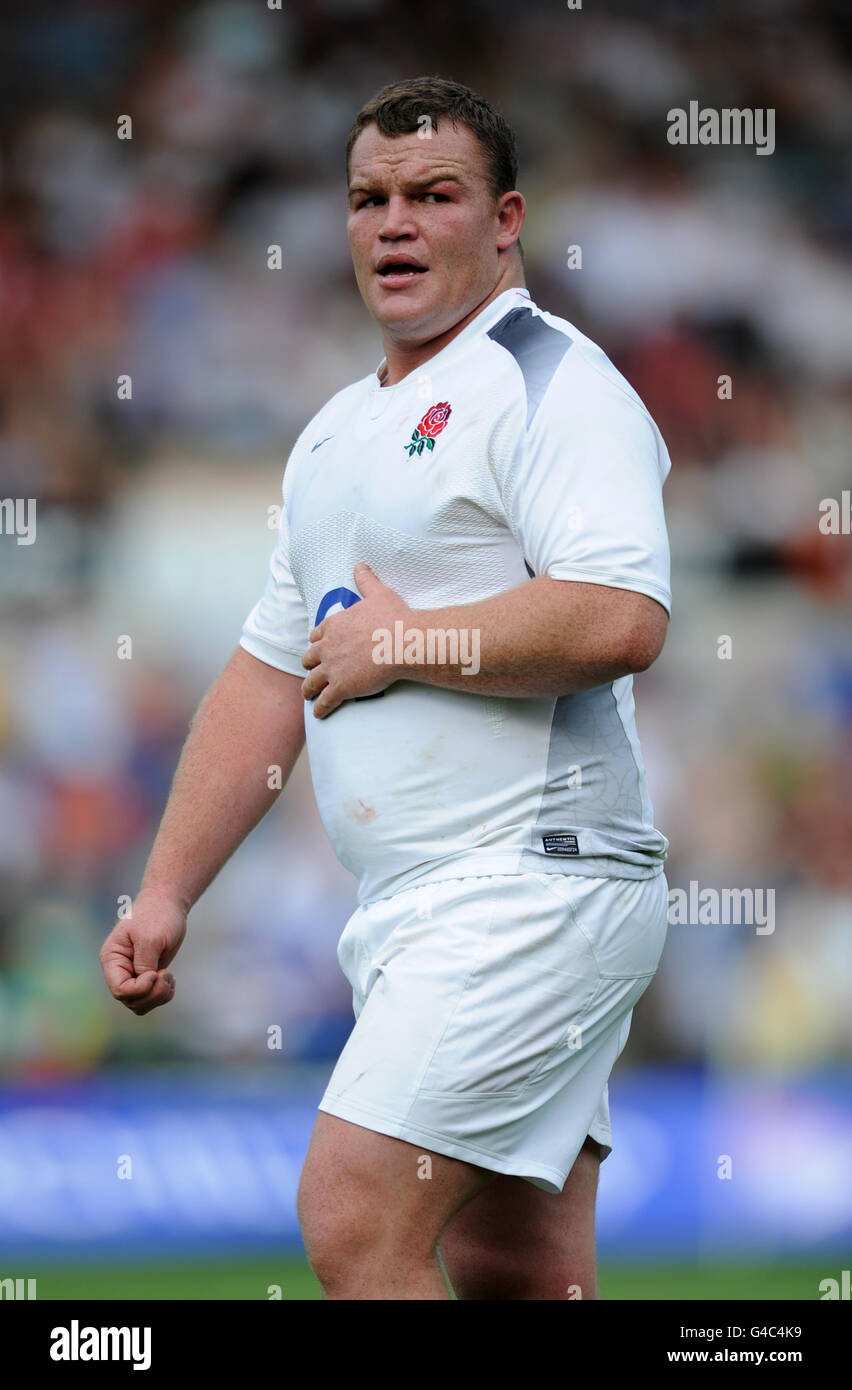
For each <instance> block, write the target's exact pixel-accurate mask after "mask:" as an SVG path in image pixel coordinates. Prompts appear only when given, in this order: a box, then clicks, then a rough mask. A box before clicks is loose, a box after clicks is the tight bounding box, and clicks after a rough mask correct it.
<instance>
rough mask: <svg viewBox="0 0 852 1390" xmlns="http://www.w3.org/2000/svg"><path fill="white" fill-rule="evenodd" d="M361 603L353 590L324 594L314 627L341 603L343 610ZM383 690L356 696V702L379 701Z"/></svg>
mask: <svg viewBox="0 0 852 1390" xmlns="http://www.w3.org/2000/svg"><path fill="white" fill-rule="evenodd" d="M360 602H361V595H360V594H356V593H355V592H354V590H353V589H343V588H341V589H329V591H328V593H327V594H323V596H322V598H321V599H320V606H319V608H318V609H317V616H316V621H315V622H314V627H319V625H320V623H321V622H322V620H323V618H324V617H325V615H326V613H330V612H331V610H332V608H334V607H336V605H337V604H338V603H339V604H340V606H341V608H351V607H352V606H353V604H356V603H360ZM384 693H385V692H384V691H383V690H377V691H376V693H375V695H356V696H355V697H354V698H355V699H356V700H378V698H379V696H380V695H384Z"/></svg>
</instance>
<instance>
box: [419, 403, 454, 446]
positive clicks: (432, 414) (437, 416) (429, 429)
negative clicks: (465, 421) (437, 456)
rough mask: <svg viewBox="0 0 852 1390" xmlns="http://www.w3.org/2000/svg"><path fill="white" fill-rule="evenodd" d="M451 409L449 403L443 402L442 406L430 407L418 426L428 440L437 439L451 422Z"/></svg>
mask: <svg viewBox="0 0 852 1390" xmlns="http://www.w3.org/2000/svg"><path fill="white" fill-rule="evenodd" d="M451 409H452V407H451V405H450V403H449V401H441V403H440V405H430V407H429V409H428V410H427V411H426V414H425V415H424V416H423V419H422V420H421V421H420V424H419V425H418V426H417V428H418V430H419V431H420V433H421V434H422V435H425V436H426V438H427V439H435V438H436V437H437V436H438V435H439V434H440V433H441V430H442V429H443V428H444V426H445V424H446V423H447V421H448V420H449V418H450V411H451Z"/></svg>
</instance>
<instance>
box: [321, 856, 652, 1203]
mask: <svg viewBox="0 0 852 1390" xmlns="http://www.w3.org/2000/svg"><path fill="white" fill-rule="evenodd" d="M667 908H668V885H667V882H666V877H665V874H664V873H662V872H661V873H659V874H656V875H655V876H654V877H652V878H643V879H627V878H589V877H586V876H583V875H580V874H559V873H552V874H551V873H524V874H500V875H493V876H489V877H481V878H479V877H477V878H457V879H446V880H442V881H440V882H437V883H431V884H427V885H424V886H421V887H413V888H409V889H405V890H403V891H402V892H400V893H396V894H394V895H393V896H392V897H389V898H383V899H381V900H378V901H374V902H371V903H367V904H365V905H364V906H362V907H359V908H357V909H356V911H355V912H354V913H353V914H352V916H351V917H350V918H349V920H348V922H347V923H346V926H345V927H344V930H343V934H342V936H341V938H340V942H339V945H338V959H339V961H340V965H341V968H342V970H343V972H344V974H345V975H346V977H347V978H348V980H349V982H350V984H351V985H352V991H353V1007H354V1011H355V1019H356V1022H355V1026H354V1028H353V1029H352V1032H351V1034H350V1036H349V1039H348V1041H347V1042H346V1045H345V1047H344V1048H343V1051H342V1052H341V1054H340V1057H339V1059H338V1062H337V1065H336V1066H335V1068H334V1071H333V1073H332V1075H331V1078H330V1080H329V1083H328V1087H327V1089H326V1091H325V1094H324V1095H323V1098H322V1100H321V1101H320V1105H319V1108H320V1110H322V1111H325V1112H326V1113H327V1114H330V1115H337V1116H339V1117H340V1118H341V1119H344V1120H349V1121H351V1122H352V1123H353V1124H357V1125H362V1126H364V1127H365V1128H367V1129H372V1130H375V1131H377V1132H378V1133H380V1134H388V1135H392V1136H393V1137H395V1138H397V1139H403V1140H406V1141H407V1142H408V1143H410V1144H415V1145H417V1146H418V1148H420V1149H422V1150H426V1151H432V1152H434V1153H439V1154H446V1155H448V1156H450V1157H452V1158H458V1159H463V1160H464V1161H465V1162H467V1163H473V1164H476V1165H478V1166H479V1167H481V1168H487V1169H491V1170H493V1171H494V1172H496V1173H507V1174H514V1175H516V1176H518V1177H522V1178H526V1179H527V1180H528V1181H529V1182H531V1183H533V1184H534V1185H535V1186H536V1187H539V1188H541V1189H542V1190H543V1191H545V1192H561V1190H562V1187H563V1185H564V1183H565V1180H566V1178H567V1176H568V1174H569V1172H570V1171H571V1167H572V1165H573V1163H574V1160H575V1158H576V1157H577V1154H578V1153H579V1151H580V1149H581V1147H582V1145H583V1142H584V1141H585V1138H586V1135H587V1134H588V1135H591V1137H592V1138H593V1139H596V1140H597V1142H598V1143H599V1144H600V1145H601V1153H602V1157H604V1158H605V1157H606V1156H607V1155H608V1154H609V1153H610V1152H611V1150H612V1128H611V1124H610V1114H609V1093H608V1086H607V1082H608V1079H609V1075H610V1072H611V1070H612V1067H613V1064H614V1063H615V1061H616V1058H617V1057H618V1056H619V1054H620V1053H621V1051H622V1049H623V1047H624V1045H625V1043H626V1042H627V1035H628V1032H629V1030H630V1021H631V1017H632V1010H633V1006H634V1004H635V1003H636V1001H637V1000H638V999H639V997H640V996H641V995H642V993H643V992H644V990H645V989H646V987H647V985H648V983H649V981H650V980H651V979H652V977H653V975H654V972H655V971H656V969H657V965H658V963H659V960H660V956H661V954H662V950H663V945H664V943H665V938H666V930H667Z"/></svg>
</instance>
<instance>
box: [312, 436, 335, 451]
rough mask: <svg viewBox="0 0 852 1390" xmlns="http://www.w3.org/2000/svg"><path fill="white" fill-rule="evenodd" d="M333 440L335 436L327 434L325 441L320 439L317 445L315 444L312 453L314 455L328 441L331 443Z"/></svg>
mask: <svg viewBox="0 0 852 1390" xmlns="http://www.w3.org/2000/svg"><path fill="white" fill-rule="evenodd" d="M333 438H334V435H333V434H327V435H326V437H325V439H318V440H317V442H316V444H314V446H313V448H312V449H311V453H313V452H314V450H315V449H318V448H319V447H320V445H321V444H327V443H328V441H329V440H330V439H333Z"/></svg>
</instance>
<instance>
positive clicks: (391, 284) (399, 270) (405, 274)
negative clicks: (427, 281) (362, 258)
mask: <svg viewBox="0 0 852 1390" xmlns="http://www.w3.org/2000/svg"><path fill="white" fill-rule="evenodd" d="M426 273H427V268H426V266H425V265H420V264H419V263H418V262H417V261H406V260H403V259H402V258H400V259H399V260H382V261H379V264H378V266H377V267H376V274H377V275H378V277H379V279H380V280H381V282H382V284H383V285H386V286H387V287H388V289H396V288H398V287H401V286H403V285H410V284H411V283H412V281H414V280H417V279H418V278H419V277H420V276H421V275H425V274H426Z"/></svg>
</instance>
